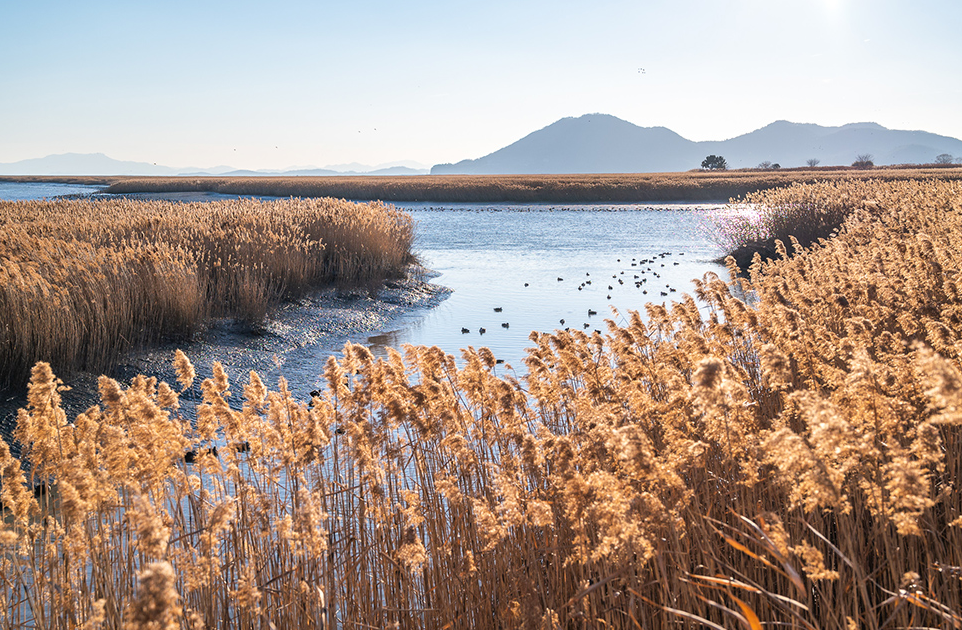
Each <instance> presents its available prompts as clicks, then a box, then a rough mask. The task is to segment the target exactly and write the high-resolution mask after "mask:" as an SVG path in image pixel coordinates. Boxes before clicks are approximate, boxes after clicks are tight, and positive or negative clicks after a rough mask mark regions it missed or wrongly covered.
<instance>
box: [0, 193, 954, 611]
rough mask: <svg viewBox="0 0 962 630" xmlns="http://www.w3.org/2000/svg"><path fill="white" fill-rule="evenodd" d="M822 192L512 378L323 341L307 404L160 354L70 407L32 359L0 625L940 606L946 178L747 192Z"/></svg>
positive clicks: (558, 337) (5, 484)
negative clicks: (750, 252) (767, 257)
mask: <svg viewBox="0 0 962 630" xmlns="http://www.w3.org/2000/svg"><path fill="white" fill-rule="evenodd" d="M834 196H848V198H849V201H850V202H851V206H852V208H853V209H852V211H851V212H850V213H849V214H848V216H847V217H846V218H845V219H844V221H843V223H842V225H841V227H840V228H839V230H838V233H837V235H836V236H834V237H832V238H830V239H822V240H820V241H817V242H815V243H814V244H813V245H812V246H811V247H808V248H802V247H801V246H797V247H796V246H794V245H793V244H792V243H790V242H789V243H782V242H779V244H778V245H776V249H777V253H778V256H777V257H776V259H774V260H771V261H769V262H764V261H762V260H761V258H758V259H757V260H756V261H755V262H754V263H753V264H752V265H751V266H750V270H749V275H748V277H747V278H740V277H738V276H737V275H736V274H734V271H735V270H734V261H731V262H730V266H731V267H732V271H733V279H732V280H731V281H725V280H722V279H721V278H719V277H717V276H714V275H711V274H709V275H707V276H706V277H705V278H703V279H702V280H701V281H700V282H698V284H697V289H696V291H695V295H693V296H684V297H683V298H682V299H680V301H678V302H677V303H673V304H670V305H668V306H660V305H651V306H649V307H648V309H647V312H645V313H632V314H630V315H629V318H628V319H627V323H626V324H625V325H616V324H615V323H614V322H610V323H609V325H608V328H607V330H606V332H605V333H603V334H602V333H594V334H590V335H589V334H585V333H582V332H580V331H578V330H572V331H570V332H567V331H557V332H555V333H553V334H544V333H533V334H532V336H531V346H532V347H531V350H530V351H529V354H528V357H527V359H526V368H527V373H526V375H525V376H523V377H518V378H513V377H510V376H503V375H499V373H498V371H497V366H496V360H495V358H494V356H493V355H492V353H491V352H490V351H489V350H487V349H485V348H481V349H477V350H474V349H468V350H465V351H464V352H463V355H462V357H461V360H460V363H458V362H456V360H455V357H452V356H450V355H446V354H444V353H443V352H441V351H440V350H438V349H437V348H430V347H407V348H404V349H402V350H399V351H392V352H390V353H389V356H388V357H387V358H375V357H374V356H372V355H371V353H370V352H369V351H368V350H367V349H365V348H364V347H361V346H356V345H348V346H347V347H345V349H344V357H343V358H342V359H340V360H337V359H334V358H331V359H330V360H329V361H328V363H327V366H326V371H325V378H326V381H327V387H326V389H325V390H324V391H319V392H317V393H316V395H315V396H313V398H312V399H311V400H309V401H308V400H296V399H295V398H294V397H293V396H292V395H291V393H290V391H289V389H288V387H287V384H286V383H285V382H284V381H283V380H282V381H280V382H278V383H277V384H270V385H268V384H265V383H263V382H262V381H261V379H260V377H259V376H258V375H257V374H256V373H253V372H252V373H250V374H247V375H242V376H241V375H237V378H236V380H234V381H233V382H232V381H231V380H230V379H229V378H228V376H227V375H226V374H225V373H224V371H223V369H221V368H220V366H219V365H215V366H214V368H213V373H212V374H210V375H203V376H204V377H206V378H198V377H197V375H196V374H195V372H194V368H193V366H192V365H191V363H190V361H189V359H188V357H186V356H184V355H183V354H182V353H178V354H177V355H176V356H175V357H172V360H173V361H174V364H175V367H176V370H177V374H178V379H177V382H176V383H170V384H168V383H158V382H157V381H156V380H155V379H153V378H147V377H143V376H141V377H137V378H135V379H133V380H132V381H131V382H130V383H126V384H121V383H117V382H115V381H113V380H111V379H109V378H101V380H100V394H101V398H102V404H101V405H100V406H97V407H93V408H91V409H89V410H87V411H86V412H84V413H83V414H80V415H77V416H76V417H75V418H71V419H70V420H69V421H68V418H67V417H66V414H65V413H64V412H63V411H62V410H61V408H60V398H59V393H58V381H57V379H56V377H55V375H54V373H53V372H52V371H51V369H50V366H49V365H47V364H45V363H41V364H38V365H37V366H35V367H34V368H33V371H32V378H31V381H30V385H29V392H30V393H29V405H28V407H27V408H26V409H24V410H23V411H22V412H21V413H20V416H19V427H18V429H17V439H18V440H19V441H20V442H21V443H22V445H23V457H24V461H25V462H26V467H25V469H24V468H22V467H21V462H19V461H17V460H15V459H13V458H12V457H11V456H10V455H9V452H8V449H7V447H6V445H5V444H2V443H0V483H2V488H0V500H2V502H3V505H4V510H5V521H4V525H3V529H2V531H0V544H2V545H3V554H2V555H0V574H2V575H3V576H4V577H5V579H4V581H3V582H2V583H0V627H3V628H21V627H23V628H26V627H43V628H74V627H81V626H85V627H107V628H148V627H150V628H177V627H182V628H200V627H216V628H235V627H264V628H267V627H276V628H354V627H356V628H369V627H377V628H383V627H400V628H438V629H441V628H514V627H523V628H601V627H605V628H610V627H616V628H704V627H710V628H738V627H743V628H748V629H752V630H754V629H757V628H764V627H790V628H804V629H814V628H849V629H855V628H875V629H881V628H923V627H924V628H957V627H960V626H962V582H960V577H962V492H960V485H962V478H960V474H962V412H960V409H962V365H960V359H962V357H960V348H962V346H960V341H959V340H960V335H962V316H960V315H962V290H960V286H959V282H960V276H959V274H960V272H962V250H960V248H959V247H958V243H959V241H960V239H962V185H960V183H958V182H940V181H926V182H921V181H906V182H883V181H873V182H859V183H840V184H837V185H828V184H805V185H795V186H793V187H791V188H788V189H787V190H785V191H781V192H779V193H777V194H776V193H771V194H770V195H766V194H762V195H759V196H757V197H755V198H754V202H755V203H756V204H766V203H769V204H774V205H779V204H789V205H791V204H792V203H796V204H805V203H813V202H814V203H818V202H819V200H822V199H827V198H831V197H834ZM846 203H849V202H846ZM24 238H26V236H25V237H24ZM749 296H750V299H749ZM185 393H189V394H191V396H194V395H195V394H197V395H199V397H200V398H201V399H202V402H201V403H200V404H199V405H198V406H197V407H196V409H195V410H191V411H190V412H188V411H186V409H185V408H182V407H181V404H180V399H181V398H182V397H183V396H184V394H185Z"/></svg>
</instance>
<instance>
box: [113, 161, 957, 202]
mask: <svg viewBox="0 0 962 630" xmlns="http://www.w3.org/2000/svg"><path fill="white" fill-rule="evenodd" d="M870 178H871V179H883V180H887V181H904V180H909V179H941V180H946V179H954V180H958V179H962V169H959V168H932V167H918V168H908V169H906V168H894V167H890V168H878V169H872V170H867V171H865V170H861V171H860V170H854V169H851V168H847V167H832V168H818V169H781V170H778V171H764V172H759V171H755V170H739V171H724V172H715V171H712V172H706V171H688V172H684V173H626V174H608V175H594V174H588V175H424V176H404V177H383V176H378V177H374V176H364V177H140V178H122V179H121V178H116V179H115V180H114V181H112V183H111V185H110V186H109V187H108V188H107V191H108V192H111V193H118V194H126V193H135V192H184V191H187V192H189V191H193V192H200V191H209V192H219V193H229V194H238V195H268V196H281V197H287V196H291V195H294V196H299V197H338V198H344V199H355V200H360V199H377V200H381V201H441V202H471V201H475V202H528V203H535V202H553V203H578V202H587V203H591V202H631V203H636V202H643V201H705V200H713V201H719V200H726V199H730V198H732V197H740V196H743V195H746V194H748V193H750V192H755V191H758V190H765V189H770V188H780V187H784V186H789V185H791V184H795V183H814V182H824V181H849V180H862V179H870Z"/></svg>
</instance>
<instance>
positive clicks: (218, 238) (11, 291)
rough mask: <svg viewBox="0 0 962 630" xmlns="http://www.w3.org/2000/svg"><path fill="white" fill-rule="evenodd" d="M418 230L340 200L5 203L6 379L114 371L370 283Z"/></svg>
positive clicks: (2, 345)
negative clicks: (212, 332)
mask: <svg viewBox="0 0 962 630" xmlns="http://www.w3.org/2000/svg"><path fill="white" fill-rule="evenodd" d="M412 230H413V225H412V222H411V220H410V217H409V216H408V215H404V214H402V213H399V212H398V211H396V210H394V209H393V208H390V207H387V206H383V205H381V204H353V203H346V202H343V201H335V200H331V199H312V200H295V199H288V200H278V201H270V202H264V201H255V200H251V199H246V200H236V201H221V202H216V203H209V204H208V203H192V204H175V203H170V202H163V201H131V200H125V199H116V200H98V201H66V200H61V201H27V202H0V260H2V265H0V320H2V321H3V322H4V323H5V324H4V326H3V328H2V332H0V384H10V383H17V382H18V381H19V382H20V383H21V384H22V383H23V381H25V379H26V377H27V376H28V375H29V371H30V368H31V367H32V366H33V365H34V364H35V363H36V362H37V361H47V362H49V363H51V364H52V365H53V366H54V368H55V369H56V370H58V371H63V372H66V371H70V370H73V369H78V368H86V369H90V370H102V369H106V368H107V367H108V366H109V365H110V364H111V363H112V362H113V361H114V360H116V359H117V358H118V357H120V356H121V355H122V354H123V353H124V352H126V351H129V350H130V349H131V348H132V347H134V346H137V345H139V344H144V343H152V342H155V341H158V340H160V339H164V338H177V337H182V336H185V335H189V334H190V333H191V332H192V331H194V330H195V329H196V328H197V327H198V326H199V325H201V324H202V322H203V321H204V320H205V319H207V318H209V317H233V318H237V319H239V320H244V321H248V322H259V321H261V320H262V319H263V317H264V316H265V314H266V313H267V311H268V310H269V309H270V308H271V307H272V306H274V305H276V304H278V303H279V302H281V301H283V300H287V299H294V298H297V297H299V296H302V295H304V294H305V293H306V292H309V291H311V290H314V289H316V288H318V287H320V286H324V285H329V284H339V285H341V286H352V287H353V286H361V287H372V288H373V287H375V286H377V284H378V283H379V282H380V281H382V280H383V279H385V278H387V277H390V276H393V275H398V274H400V273H402V271H403V269H404V267H405V266H406V265H407V264H408V263H410V262H411V260H412V254H411V246H412V239H413V231H412Z"/></svg>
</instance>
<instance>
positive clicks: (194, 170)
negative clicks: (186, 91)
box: [0, 153, 428, 177]
mask: <svg viewBox="0 0 962 630" xmlns="http://www.w3.org/2000/svg"><path fill="white" fill-rule="evenodd" d="M406 164H414V163H413V162H409V163H406ZM350 166H352V167H354V169H353V170H342V169H340V168H338V167H329V168H294V169H289V170H240V169H236V168H234V167H232V166H215V167H212V168H198V167H194V166H190V167H183V168H174V167H170V166H163V165H158V164H149V163H147V162H125V161H121V160H115V159H113V158H111V157H108V156H106V155H104V154H103V153H61V154H58V155H48V156H46V157H42V158H32V159H29V160H21V161H19V162H9V163H6V164H2V163H0V175H154V176H175V175H185V176H204V175H216V176H218V177H262V176H270V175H275V176H277V175H283V176H287V177H297V176H314V177H316V176H324V175H425V174H427V173H428V169H426V168H414V167H412V166H407V165H402V164H398V163H390V164H385V165H383V166H379V167H368V166H365V165H363V164H351V165H350Z"/></svg>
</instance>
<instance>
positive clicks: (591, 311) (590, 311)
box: [588, 308, 598, 317]
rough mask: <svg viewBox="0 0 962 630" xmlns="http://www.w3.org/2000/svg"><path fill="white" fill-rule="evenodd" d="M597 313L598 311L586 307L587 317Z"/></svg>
mask: <svg viewBox="0 0 962 630" xmlns="http://www.w3.org/2000/svg"><path fill="white" fill-rule="evenodd" d="M597 314H598V311H593V310H591V309H590V308H589V309H588V317H591V316H592V315H597Z"/></svg>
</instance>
